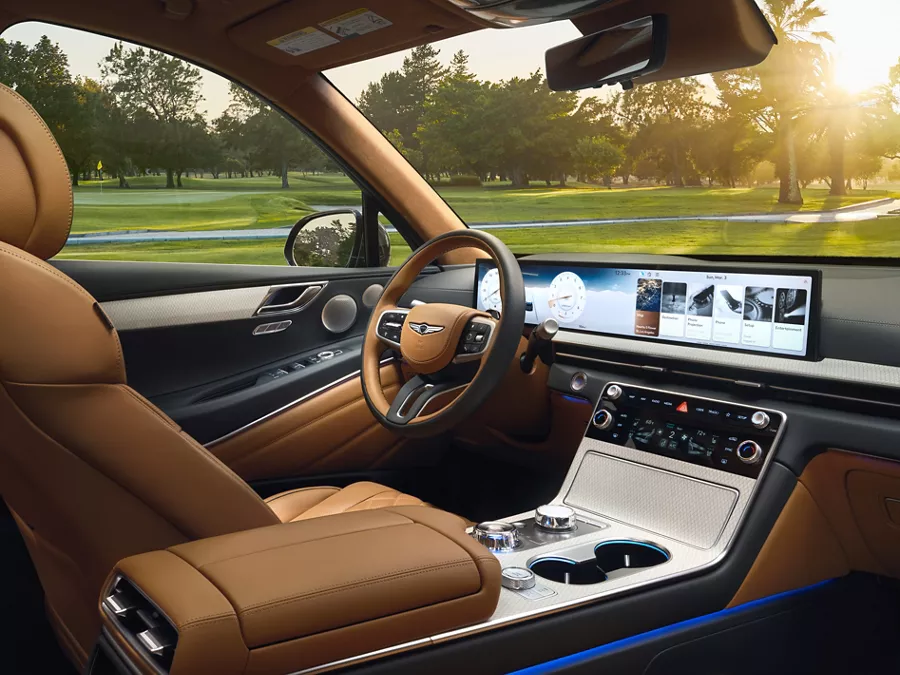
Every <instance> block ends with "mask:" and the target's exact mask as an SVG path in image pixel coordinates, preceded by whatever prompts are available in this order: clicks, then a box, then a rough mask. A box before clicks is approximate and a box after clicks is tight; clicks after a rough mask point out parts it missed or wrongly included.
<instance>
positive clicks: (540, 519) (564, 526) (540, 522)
mask: <svg viewBox="0 0 900 675" xmlns="http://www.w3.org/2000/svg"><path fill="white" fill-rule="evenodd" d="M534 523H535V525H537V526H538V527H540V528H541V529H543V530H550V531H553V532H567V531H569V530H574V529H575V526H576V525H577V521H576V520H575V509H573V508H572V507H571V506H563V505H562V504H544V505H543V506H539V507H537V508H536V509H535V510H534Z"/></svg>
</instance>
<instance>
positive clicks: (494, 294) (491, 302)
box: [479, 267, 502, 312]
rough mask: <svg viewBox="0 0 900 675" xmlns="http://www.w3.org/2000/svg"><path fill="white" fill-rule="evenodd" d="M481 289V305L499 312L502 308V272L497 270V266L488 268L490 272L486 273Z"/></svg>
mask: <svg viewBox="0 0 900 675" xmlns="http://www.w3.org/2000/svg"><path fill="white" fill-rule="evenodd" d="M479 291H480V295H481V298H480V300H481V305H482V306H483V307H484V309H486V310H491V309H494V310H496V311H498V312H499V311H500V310H501V309H502V303H501V301H500V273H499V272H498V271H497V268H496V267H495V268H494V269H491V270H488V273H487V274H485V275H484V279H482V280H481V286H480V289H479Z"/></svg>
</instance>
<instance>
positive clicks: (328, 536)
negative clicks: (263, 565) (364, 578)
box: [166, 513, 416, 588]
mask: <svg viewBox="0 0 900 675" xmlns="http://www.w3.org/2000/svg"><path fill="white" fill-rule="evenodd" d="M394 515H395V516H400V517H401V518H406V516H402V515H400V514H399V513H394ZM406 520H407V522H405V523H391V524H389V525H378V526H377V528H373V527H372V526H367V527H365V528H363V529H360V530H350V531H348V532H339V533H337V534H325V535H322V536H321V537H315V538H312V539H304V540H301V541H288V542H286V543H284V544H278V545H275V546H268V547H266V548H265V549H261V550H253V551H249V552H247V553H240V554H238V555H228V556H224V557H222V558H215V559H213V560H210V561H208V562H205V563H203V564H202V565H199V566H197V565H195V564H194V563H193V562H191V561H190V560H189V559H188V558H186V557H185V556H184V555H182V552H181V551H178V550H177V549H178V548H179V547H181V546H186V545H189V544H191V543H193V542H191V541H188V542H184V543H181V544H176V545H175V546H172V547H170V548H168V549H166V550H167V551H168V552H169V553H171V554H172V555H177V556H178V557H179V558H181V559H182V560H184V562H186V563H187V564H188V565H190V566H191V567H193V568H194V569H195V570H197V571H198V572H200V574H202V575H203V576H204V577H205V578H206V580H207V581H209V583H211V584H212V585H213V586H216V584H215V582H214V581H213V580H212V579H210V578H209V576H208V575H207V574H206V573H205V572H204V570H206V569H207V568H209V567H210V566H212V565H217V564H219V563H221V562H225V561H231V560H237V559H238V558H247V557H250V556H254V555H258V554H259V553H263V552H265V553H268V552H269V551H276V550H278V549H282V548H290V547H291V546H301V545H304V544H311V543H313V542H319V541H325V540H327V539H335V538H336V537H347V536H349V535H351V534H359V533H361V532H369V531H371V530H372V529H378V530H379V531H381V530H386V529H387V528H389V527H409V526H411V525H415V524H416V522H415V521H414V520H409V519H408V518H407V519H406ZM281 524H282V525H287V524H288V523H281ZM232 534H234V533H232ZM216 588H218V586H216Z"/></svg>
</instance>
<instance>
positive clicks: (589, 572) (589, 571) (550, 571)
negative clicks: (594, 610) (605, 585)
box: [531, 558, 606, 585]
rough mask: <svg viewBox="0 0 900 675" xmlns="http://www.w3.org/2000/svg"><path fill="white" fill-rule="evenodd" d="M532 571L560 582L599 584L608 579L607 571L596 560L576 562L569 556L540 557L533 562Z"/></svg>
mask: <svg viewBox="0 0 900 675" xmlns="http://www.w3.org/2000/svg"><path fill="white" fill-rule="evenodd" d="M531 571H532V572H534V573H535V574H537V575H538V576H539V577H543V578H544V579H549V580H550V581H556V582H558V583H560V584H576V585H581V584H599V583H600V582H601V581H606V573H605V572H604V571H603V570H601V569H600V568H599V567H598V566H597V562H596V561H595V560H585V561H584V562H575V561H574V560H568V559H567V558H540V559H539V560H535V561H534V562H533V563H531Z"/></svg>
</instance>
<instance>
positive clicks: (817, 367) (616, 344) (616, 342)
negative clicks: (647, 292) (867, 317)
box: [553, 330, 900, 389]
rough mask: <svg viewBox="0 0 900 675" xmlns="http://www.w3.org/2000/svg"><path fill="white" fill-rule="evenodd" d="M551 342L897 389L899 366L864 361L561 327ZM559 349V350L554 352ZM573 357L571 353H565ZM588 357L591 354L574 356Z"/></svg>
mask: <svg viewBox="0 0 900 675" xmlns="http://www.w3.org/2000/svg"><path fill="white" fill-rule="evenodd" d="M553 342H554V344H557V345H559V344H569V345H579V346H582V347H593V348H594V349H603V350H607V351H618V352H627V353H630V354H636V355H638V356H652V357H656V358H660V357H662V358H669V359H677V360H680V361H683V362H688V363H689V362H694V363H705V364H708V365H713V366H728V367H732V368H741V369H745V370H752V371H764V372H768V373H775V374H781V375H796V376H801V377H809V378H812V379H817V380H839V381H842V382H855V383H857V384H865V385H871V386H876V387H889V388H891V389H900V368H898V367H894V366H884V365H879V364H874V363H865V362H863V361H846V360H843V359H831V358H824V359H822V360H820V361H804V360H800V359H792V358H784V357H782V356H768V355H765V354H759V355H757V354H751V353H747V352H737V351H729V350H714V349H698V348H696V347H683V346H681V345H672V344H668V343H663V342H655V341H652V340H648V341H646V342H645V341H640V340H631V339H627V338H616V337H609V336H606V335H593V334H589V333H574V332H572V331H565V330H561V331H559V333H557V334H556V337H554V338H553ZM557 353H559V352H557ZM566 356H567V357H568V358H573V356H574V355H566ZM575 358H583V359H589V358H590V357H575Z"/></svg>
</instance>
